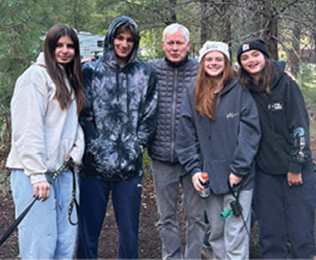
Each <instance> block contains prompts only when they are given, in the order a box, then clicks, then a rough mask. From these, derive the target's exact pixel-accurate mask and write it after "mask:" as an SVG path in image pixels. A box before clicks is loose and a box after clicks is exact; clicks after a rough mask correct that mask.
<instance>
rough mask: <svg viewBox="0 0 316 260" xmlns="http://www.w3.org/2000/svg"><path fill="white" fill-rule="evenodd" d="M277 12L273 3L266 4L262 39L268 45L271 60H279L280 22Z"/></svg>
mask: <svg viewBox="0 0 316 260" xmlns="http://www.w3.org/2000/svg"><path fill="white" fill-rule="evenodd" d="M275 14H276V10H275V7H274V6H273V5H272V3H269V2H268V3H266V4H265V7H264V14H263V17H264V19H263V20H264V21H263V22H264V26H265V27H264V30H263V35H262V38H263V40H264V41H265V43H266V45H267V49H268V52H269V54H270V58H271V59H273V60H278V59H279V56H278V41H277V39H278V21H277V17H276V15H275Z"/></svg>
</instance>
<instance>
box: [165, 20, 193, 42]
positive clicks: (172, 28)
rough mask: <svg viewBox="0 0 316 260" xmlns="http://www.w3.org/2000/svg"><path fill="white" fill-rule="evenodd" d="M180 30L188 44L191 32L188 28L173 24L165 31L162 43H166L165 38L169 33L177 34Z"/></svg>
mask: <svg viewBox="0 0 316 260" xmlns="http://www.w3.org/2000/svg"><path fill="white" fill-rule="evenodd" d="M179 30H180V31H181V32H182V34H183V36H184V37H185V39H186V43H188V42H189V40H190V32H189V30H188V28H187V27H185V26H184V25H182V24H179V23H172V24H170V25H168V26H167V27H166V28H165V29H164V30H163V33H162V41H163V42H164V41H165V37H166V34H167V33H170V34H175V33H176V32H177V31H179Z"/></svg>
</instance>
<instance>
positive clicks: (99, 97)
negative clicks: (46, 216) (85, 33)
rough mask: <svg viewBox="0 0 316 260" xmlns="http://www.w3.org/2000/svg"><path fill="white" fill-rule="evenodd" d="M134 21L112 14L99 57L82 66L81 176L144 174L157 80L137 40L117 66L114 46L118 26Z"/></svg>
mask: <svg viewBox="0 0 316 260" xmlns="http://www.w3.org/2000/svg"><path fill="white" fill-rule="evenodd" d="M127 22H129V23H131V24H132V25H133V26H134V27H135V28H136V30H137V32H138V33H139V31H138V28H137V25H136V23H135V22H134V21H133V20H132V19H130V18H129V17H126V16H123V17H119V18H117V19H115V20H114V21H113V22H112V24H111V25H110V27H109V30H108V32H107V34H106V36H105V42H104V54H103V58H102V59H100V60H97V61H94V62H89V63H86V64H85V65H84V66H83V78H84V86H85V95H86V103H87V105H86V109H85V110H84V111H83V113H82V115H81V117H80V123H81V125H82V128H83V130H84V133H85V141H86V150H85V154H84V158H83V164H82V167H81V170H80V174H81V176H84V177H88V178H97V179H101V180H106V181H122V180H129V179H132V178H136V177H139V176H142V173H143V170H142V150H143V148H144V147H146V146H147V145H148V142H149V141H150V139H151V138H152V136H153V133H154V131H155V128H156V124H157V113H158V107H157V101H158V84H157V77H156V74H155V72H154V70H153V69H152V67H150V66H149V65H146V64H145V63H142V62H139V61H137V60H136V56H137V52H138V47H139V45H138V43H135V45H134V49H133V51H132V53H131V56H130V58H129V60H128V62H127V63H126V64H125V66H124V67H119V64H118V61H117V58H116V54H115V51H114V44H113V41H114V36H115V31H116V29H117V28H118V27H120V26H121V25H123V24H125V23H127Z"/></svg>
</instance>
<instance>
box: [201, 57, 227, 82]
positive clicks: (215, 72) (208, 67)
mask: <svg viewBox="0 0 316 260" xmlns="http://www.w3.org/2000/svg"><path fill="white" fill-rule="evenodd" d="M224 69H225V56H224V54H223V53H222V52H220V51H210V52H209V53H207V54H206V55H205V57H204V70H205V72H206V73H207V74H208V75H209V76H210V77H212V78H217V79H220V78H221V77H222V75H223V72H224Z"/></svg>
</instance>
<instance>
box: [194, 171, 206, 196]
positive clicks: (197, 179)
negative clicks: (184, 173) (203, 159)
mask: <svg viewBox="0 0 316 260" xmlns="http://www.w3.org/2000/svg"><path fill="white" fill-rule="evenodd" d="M204 182H205V180H203V179H202V172H197V173H195V174H194V175H193V176H192V183H193V186H194V188H195V190H196V191H197V192H198V193H201V192H202V191H203V190H204V187H203V185H202V183H204Z"/></svg>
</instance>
